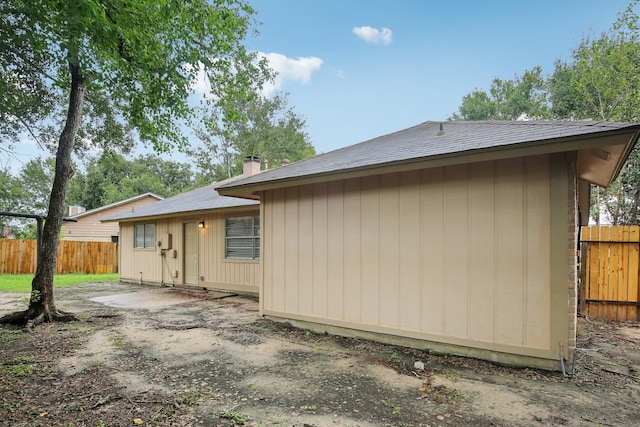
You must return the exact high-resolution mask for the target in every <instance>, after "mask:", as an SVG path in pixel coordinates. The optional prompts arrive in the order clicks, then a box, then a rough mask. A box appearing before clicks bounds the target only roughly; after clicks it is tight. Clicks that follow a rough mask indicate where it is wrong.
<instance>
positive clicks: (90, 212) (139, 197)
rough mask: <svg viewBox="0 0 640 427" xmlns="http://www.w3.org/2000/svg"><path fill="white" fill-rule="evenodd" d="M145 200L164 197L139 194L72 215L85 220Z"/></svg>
mask: <svg viewBox="0 0 640 427" xmlns="http://www.w3.org/2000/svg"><path fill="white" fill-rule="evenodd" d="M145 198H153V199H156V200H162V199H163V198H162V197H160V196H158V195H157V194H153V193H143V194H139V195H137V196H133V197H130V198H128V199H124V200H120V201H117V202H113V203H109V204H108V205H104V206H100V207H99V208H95V209H90V210H88V211H84V212H80V213H78V214H75V215H71V218H78V219H79V218H83V217H86V216H90V215H94V214H97V213H100V212H103V213H104V212H105V211H108V210H110V209H113V208H116V207H119V206H122V205H127V204H130V203H134V202H137V201H139V200H142V199H145Z"/></svg>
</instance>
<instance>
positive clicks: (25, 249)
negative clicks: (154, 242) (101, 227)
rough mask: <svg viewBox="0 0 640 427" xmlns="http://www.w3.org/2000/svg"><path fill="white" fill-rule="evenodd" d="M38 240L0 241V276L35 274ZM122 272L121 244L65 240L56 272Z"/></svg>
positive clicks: (60, 244) (61, 242) (59, 249)
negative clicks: (119, 270)
mask: <svg viewBox="0 0 640 427" xmlns="http://www.w3.org/2000/svg"><path fill="white" fill-rule="evenodd" d="M36 253H37V246H36V241H35V240H14V239H0V274H5V273H6V274H34V273H35V272H36ZM117 272H118V244H117V243H112V242H80V241H73V240H61V241H60V243H59V245H58V260H57V263H56V273H59V274H64V273H85V274H104V273H117Z"/></svg>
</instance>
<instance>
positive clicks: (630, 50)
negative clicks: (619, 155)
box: [548, 1, 640, 225]
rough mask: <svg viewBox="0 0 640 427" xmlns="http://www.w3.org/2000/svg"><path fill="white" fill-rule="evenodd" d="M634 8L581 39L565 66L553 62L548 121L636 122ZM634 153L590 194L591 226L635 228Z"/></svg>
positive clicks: (639, 93)
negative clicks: (613, 177)
mask: <svg viewBox="0 0 640 427" xmlns="http://www.w3.org/2000/svg"><path fill="white" fill-rule="evenodd" d="M637 5H638V2H637V1H634V2H632V3H630V4H629V6H628V7H627V8H626V9H625V11H624V12H623V13H621V14H620V15H619V16H618V19H617V20H616V22H615V23H614V24H613V26H612V28H611V30H609V31H608V32H606V33H602V34H601V35H600V36H599V37H597V38H594V37H587V38H585V39H583V40H582V42H581V43H580V44H579V46H578V47H577V48H576V49H575V50H574V51H573V53H572V61H571V62H562V61H556V67H555V72H554V73H553V75H552V76H551V77H550V78H549V79H548V80H549V91H550V99H551V101H552V107H551V111H552V114H553V116H554V117H557V118H563V119H594V120H612V121H622V122H635V123H637V122H640V74H638V71H637V70H638V69H639V68H640V34H639V33H638V15H637V14H636V13H635V10H634V9H635V8H636V7H637ZM639 150H640V148H638V147H636V148H635V149H634V151H633V152H632V153H631V155H630V156H629V159H628V160H627V163H626V164H625V165H624V167H623V169H622V171H621V173H620V175H619V177H618V179H617V180H616V181H614V182H613V183H612V184H611V186H609V188H606V189H601V188H599V187H598V188H595V189H593V190H594V191H592V202H591V205H592V211H591V212H590V215H591V217H593V219H594V220H595V221H596V222H597V223H600V221H601V217H602V216H603V215H605V216H606V217H607V219H608V220H609V221H610V222H611V223H612V224H615V225H624V224H638V223H640V152H639Z"/></svg>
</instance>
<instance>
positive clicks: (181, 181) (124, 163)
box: [69, 153, 195, 210]
mask: <svg viewBox="0 0 640 427" xmlns="http://www.w3.org/2000/svg"><path fill="white" fill-rule="evenodd" d="M194 184H195V182H194V178H193V172H192V171H191V169H190V167H189V165H188V164H186V163H180V162H177V161H172V160H163V159H162V158H160V157H159V156H157V155H153V154H146V155H142V156H139V157H137V158H134V159H133V160H127V159H125V158H124V157H123V156H122V155H119V154H115V153H105V154H103V155H102V156H100V157H98V158H93V159H91V160H90V161H89V163H88V164H87V166H86V172H85V173H82V172H77V173H76V175H75V176H74V177H73V179H72V180H71V183H70V187H69V204H70V205H80V206H82V207H84V208H86V209H87V210H89V209H95V208H98V207H101V206H104V205H108V204H110V203H114V202H118V201H120V200H124V199H128V198H130V197H134V196H137V195H139V194H143V193H148V192H150V193H154V194H157V195H158V196H162V197H170V196H174V195H176V194H179V193H182V192H185V191H188V190H190V189H192V188H194Z"/></svg>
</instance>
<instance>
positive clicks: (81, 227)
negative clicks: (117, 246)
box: [62, 195, 158, 242]
mask: <svg viewBox="0 0 640 427" xmlns="http://www.w3.org/2000/svg"><path fill="white" fill-rule="evenodd" d="M157 201H158V198H157V197H155V196H151V195H149V196H146V197H143V198H141V199H136V200H135V201H132V202H130V203H125V204H122V205H117V206H114V207H111V208H109V209H104V210H96V212H93V213H91V212H87V213H86V214H85V215H80V216H79V217H78V218H77V220H78V221H77V222H65V223H63V225H62V236H63V239H64V240H83V241H103V242H110V241H111V237H112V236H118V231H119V229H118V223H117V222H101V221H102V220H103V219H105V218H110V217H112V216H116V215H120V214H122V213H125V212H130V211H131V210H133V209H136V208H140V207H142V206H146V205H148V204H150V203H155V202H157Z"/></svg>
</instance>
